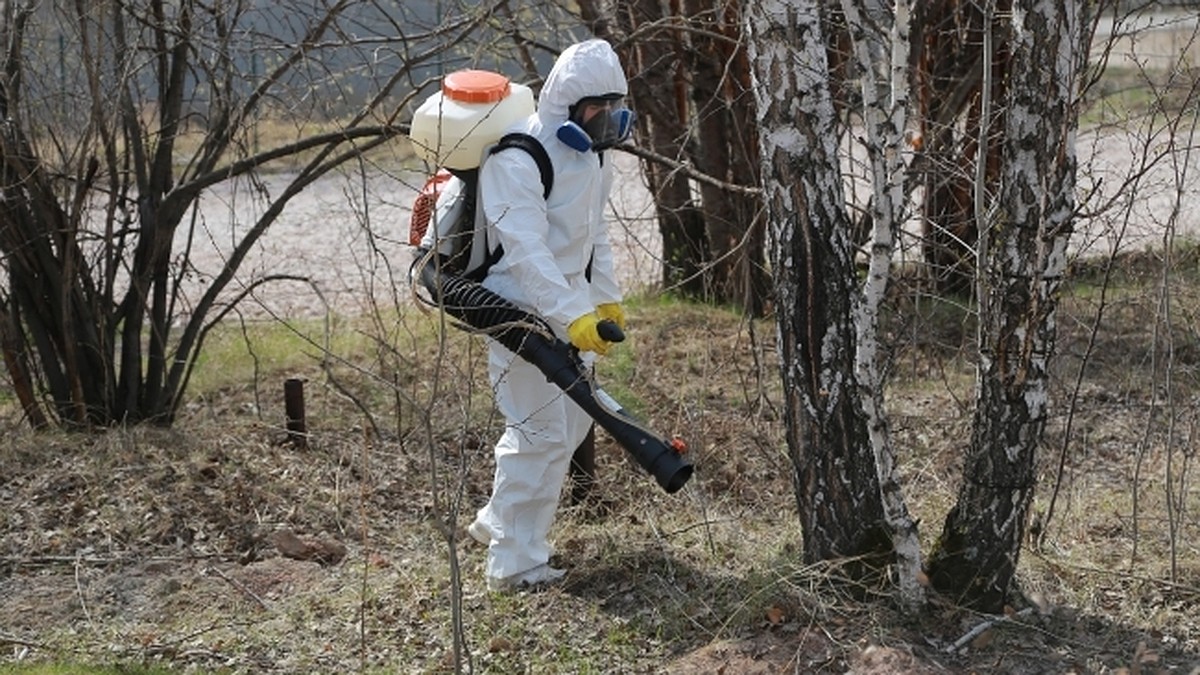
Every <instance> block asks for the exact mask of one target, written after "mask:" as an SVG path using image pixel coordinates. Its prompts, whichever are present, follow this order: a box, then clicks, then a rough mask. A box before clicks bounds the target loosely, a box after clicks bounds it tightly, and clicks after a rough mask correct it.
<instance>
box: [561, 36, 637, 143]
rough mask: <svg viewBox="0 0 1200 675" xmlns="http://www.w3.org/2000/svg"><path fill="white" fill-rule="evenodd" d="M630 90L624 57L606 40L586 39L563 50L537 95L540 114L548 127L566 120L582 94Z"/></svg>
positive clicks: (601, 94) (623, 92)
mask: <svg viewBox="0 0 1200 675" xmlns="http://www.w3.org/2000/svg"><path fill="white" fill-rule="evenodd" d="M628 92H629V84H628V83H627V82H626V81H625V72H624V71H623V70H622V69H621V60H620V59H619V58H618V57H617V53H616V52H615V51H613V48H612V46H611V45H609V44H608V43H607V42H605V41H604V40H598V39H596V40H587V41H584V42H580V43H577V44H573V45H571V46H570V47H567V48H566V49H565V50H563V53H562V54H560V55H559V57H558V60H556V61H555V62H554V67H553V68H551V69H550V74H549V75H548V76H546V83H545V84H544V85H542V93H541V95H540V96H539V97H538V116H539V117H540V118H541V119H542V123H543V124H545V125H546V126H547V127H549V128H555V127H557V126H558V125H560V124H562V123H564V122H566V121H567V117H568V115H569V109H570V107H571V106H572V105H574V104H575V103H576V102H578V101H579V99H581V98H586V97H599V96H605V95H607V94H620V95H622V96H624V95H625V94H627V93H628Z"/></svg>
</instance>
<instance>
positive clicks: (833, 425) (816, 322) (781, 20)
mask: <svg viewBox="0 0 1200 675" xmlns="http://www.w3.org/2000/svg"><path fill="white" fill-rule="evenodd" d="M745 12H746V27H747V36H748V38H749V39H748V41H747V44H748V48H749V51H750V55H751V64H752V70H753V75H754V92H755V97H756V101H757V107H758V123H759V139H760V144H761V149H762V163H763V164H762V175H763V185H764V196H765V200H766V205H767V219H768V228H769V233H770V236H769V239H770V259H771V263H772V264H773V266H774V280H775V299H776V304H777V307H776V316H777V322H778V328H779V351H780V358H781V371H782V379H783V385H784V391H785V394H784V396H785V406H786V411H785V415H786V435H787V444H788V452H789V456H790V458H791V461H792V465H793V467H794V475H793V479H794V481H795V492H796V501H797V506H798V507H799V512H800V520H801V525H802V526H803V529H804V545H803V555H804V560H805V561H806V562H815V561H820V560H835V559H840V558H847V557H857V562H856V563H855V566H854V567H853V568H850V569H847V570H846V571H847V573H848V574H850V575H852V576H858V577H860V578H861V577H864V576H866V575H868V574H870V572H871V571H872V570H878V569H880V568H881V567H882V566H883V565H886V564H890V563H891V562H892V542H891V535H890V533H889V531H888V528H887V527H886V525H885V513H884V508H883V504H882V502H881V499H880V489H879V477H878V475H877V473H876V467H875V462H874V459H873V457H872V453H871V441H870V433H869V430H868V424H867V418H866V416H865V415H864V414H863V407H862V400H861V398H860V391H859V388H858V387H857V383H856V380H855V377H854V368H855V342H856V334H855V328H854V324H853V321H852V319H851V317H852V316H853V315H854V313H855V312H856V311H857V306H856V303H857V300H858V296H857V293H856V287H855V286H856V284H855V281H854V279H855V277H854V269H853V267H852V260H851V257H850V245H849V240H848V239H847V236H846V234H847V232H848V231H849V227H850V223H849V218H848V217H847V213H846V210H845V202H844V195H843V189H842V182H841V175H840V170H839V163H838V154H837V145H836V133H835V130H834V122H835V120H834V108H833V101H832V98H831V95H830V91H829V84H828V82H829V78H828V75H829V68H828V63H827V61H826V56H825V42H824V38H823V36H822V30H821V22H820V16H819V7H818V3H816V2H812V1H807V2H806V1H801V0H773V1H769V2H756V3H750V4H749V5H748V6H747V7H746V8H745Z"/></svg>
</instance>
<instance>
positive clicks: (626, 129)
mask: <svg viewBox="0 0 1200 675" xmlns="http://www.w3.org/2000/svg"><path fill="white" fill-rule="evenodd" d="M568 113H569V117H568V119H567V121H566V122H564V123H563V125H562V126H561V127H559V128H558V138H559V140H561V141H562V142H563V143H566V144H567V145H568V146H570V147H572V148H574V149H576V150H578V151H579V152H587V151H588V150H595V151H596V152H600V151H602V150H606V149H608V148H611V147H612V146H614V145H616V144H618V143H620V142H622V141H624V140H626V139H628V138H629V136H630V134H631V133H632V132H633V123H634V120H635V119H636V115H634V113H633V111H632V110H630V109H629V108H626V107H625V97H624V96H621V95H620V94H608V95H605V96H588V97H585V98H581V99H579V101H578V102H576V103H575V105H573V106H571V107H570V108H569V109H568Z"/></svg>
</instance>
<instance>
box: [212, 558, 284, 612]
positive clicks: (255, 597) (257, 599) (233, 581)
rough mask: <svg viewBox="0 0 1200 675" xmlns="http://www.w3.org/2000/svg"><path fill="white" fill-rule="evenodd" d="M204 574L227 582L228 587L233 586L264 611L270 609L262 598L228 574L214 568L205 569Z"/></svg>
mask: <svg viewBox="0 0 1200 675" xmlns="http://www.w3.org/2000/svg"><path fill="white" fill-rule="evenodd" d="M204 572H205V573H207V572H213V573H215V574H216V575H217V576H219V577H221V578H222V579H224V580H225V581H227V582H229V585H230V586H233V587H234V588H236V589H238V590H239V591H241V592H242V593H244V594H246V596H247V597H249V598H250V599H251V600H253V601H254V602H257V603H258V606H259V607H262V608H263V609H265V610H270V609H271V608H270V607H268V606H267V603H266V601H265V600H263V599H262V598H260V597H258V595H257V594H256V593H255V592H254V591H252V590H250V589H249V588H247V587H246V584H243V583H242V582H240V581H238V580H237V579H234V578H233V577H231V576H229V575H228V574H225V573H224V572H222V571H221V570H219V569H217V568H216V567H205V568H204Z"/></svg>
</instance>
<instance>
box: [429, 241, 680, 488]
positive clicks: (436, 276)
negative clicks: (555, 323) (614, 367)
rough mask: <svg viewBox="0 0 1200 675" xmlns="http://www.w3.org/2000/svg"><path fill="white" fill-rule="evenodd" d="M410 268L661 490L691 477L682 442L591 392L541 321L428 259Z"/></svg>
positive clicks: (611, 330)
mask: <svg viewBox="0 0 1200 675" xmlns="http://www.w3.org/2000/svg"><path fill="white" fill-rule="evenodd" d="M414 265H419V266H420V268H421V269H420V280H421V283H422V285H424V286H425V288H426V289H427V290H428V291H429V293H430V294H431V295H432V298H433V301H434V302H435V304H437V305H438V306H440V307H441V308H442V309H443V310H445V311H446V313H447V314H449V315H451V316H453V317H454V318H456V319H459V320H460V321H462V322H463V323H464V324H466V326H468V327H470V328H472V329H475V330H476V331H479V332H483V333H485V334H487V335H489V336H491V337H492V338H494V339H495V340H496V341H497V342H499V343H500V344H502V345H504V346H505V347H508V348H509V349H510V350H512V352H513V353H515V354H516V355H517V356H520V357H521V358H523V359H525V360H526V361H528V362H529V363H531V364H533V365H534V366H536V367H537V369H538V370H540V371H542V373H543V374H545V375H546V379H548V380H549V381H550V382H553V383H554V384H555V385H557V386H558V387H559V388H560V389H562V390H563V392H564V393H566V395H567V396H570V397H571V400H573V401H575V403H577V404H579V407H580V408H583V410H584V412H586V413H587V414H588V415H590V416H591V418H592V419H593V420H595V421H596V423H597V424H599V425H600V426H601V427H603V428H604V430H605V431H607V432H608V433H609V434H610V435H611V436H612V437H613V439H614V440H616V441H617V443H619V444H620V445H621V447H623V448H625V450H627V451H628V452H629V454H630V455H632V456H633V458H634V459H635V460H636V461H637V463H638V464H639V465H640V466H641V467H642V468H643V469H645V470H646V471H647V472H649V473H650V475H652V476H654V479H655V480H656V481H658V484H659V485H660V486H662V488H663V489H664V490H666V491H667V492H668V493H675V492H677V491H679V489H680V488H682V487H683V486H684V484H685V483H687V481H688V479H689V478H691V477H692V470H693V466H692V462H691V460H689V459H688V457H687V455H686V453H687V445H686V444H685V443H684V442H683V440H682V439H680V438H678V437H675V438H671V439H669V440H668V439H665V438H662V437H659V436H658V435H656V434H655V433H654V432H652V431H650V430H649V429H647V428H645V427H644V426H642V424H641V423H640V422H639V421H638V420H637V419H636V418H634V417H633V416H632V415H630V414H629V413H628V412H626V411H625V410H624V409H623V408H621V407H620V406H619V405H618V404H617V402H616V401H614V400H613V399H612V397H610V396H609V395H608V394H606V393H604V391H603V390H601V389H599V388H598V387H596V383H595V382H593V381H592V379H591V378H590V377H588V375H587V369H586V367H585V366H584V365H583V362H582V361H580V359H579V353H578V350H576V349H575V348H574V347H573V346H571V345H569V344H567V343H566V342H563V341H562V340H560V339H558V338H557V337H555V336H554V332H553V331H552V330H551V329H550V326H548V325H547V324H546V322H545V320H543V319H541V318H540V317H537V316H535V315H533V314H530V313H529V312H526V311H524V310H523V309H521V308H519V307H517V306H516V305H515V304H513V303H511V302H509V301H508V300H505V299H504V298H502V297H500V296H499V295H496V294H495V293H493V292H491V291H489V290H488V289H486V288H484V287H483V286H481V285H479V284H477V283H475V282H473V281H469V280H467V279H464V278H462V277H459V276H455V275H453V274H446V273H443V272H442V270H441V269H440V264H439V261H437V260H434V259H433V256H432V255H423V256H421V258H420V259H418V260H417V261H416V263H414ZM598 329H599V330H601V331H602V332H601V337H603V338H604V339H606V340H608V341H609V342H620V341H621V340H624V339H625V335H624V333H622V332H621V329H620V328H619V327H617V324H615V323H613V322H611V321H602V322H600V325H599V326H598Z"/></svg>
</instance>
